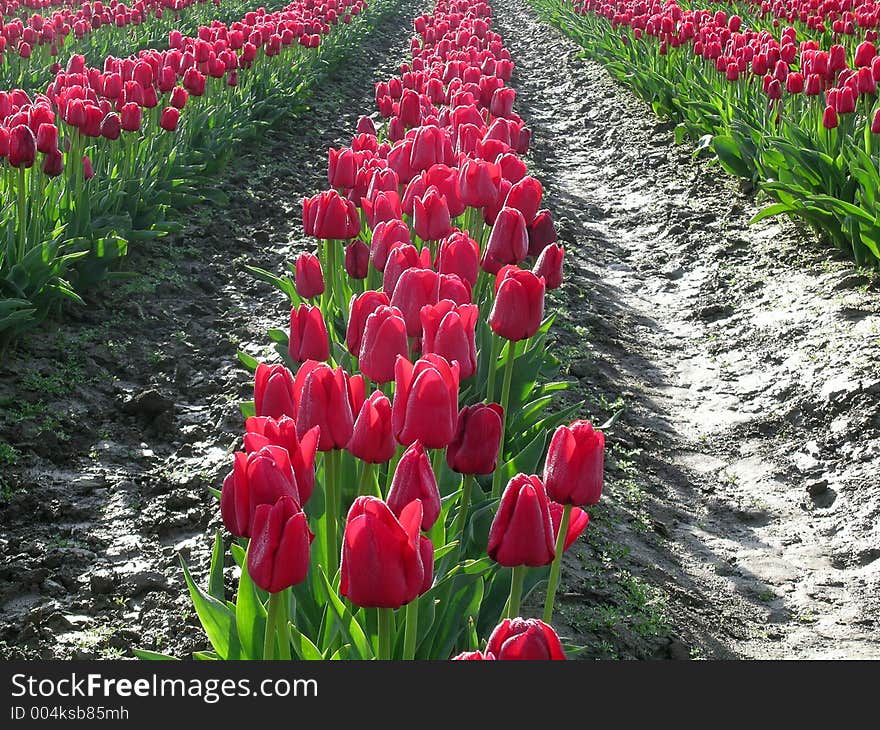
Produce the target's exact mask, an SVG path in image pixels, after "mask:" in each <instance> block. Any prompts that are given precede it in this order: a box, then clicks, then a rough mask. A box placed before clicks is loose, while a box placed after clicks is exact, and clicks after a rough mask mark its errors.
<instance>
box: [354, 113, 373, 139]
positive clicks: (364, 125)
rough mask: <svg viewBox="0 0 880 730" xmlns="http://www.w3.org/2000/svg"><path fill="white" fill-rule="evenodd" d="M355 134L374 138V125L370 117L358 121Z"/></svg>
mask: <svg viewBox="0 0 880 730" xmlns="http://www.w3.org/2000/svg"><path fill="white" fill-rule="evenodd" d="M357 132H358V134H369V135H370V136H372V137H375V136H376V125H375V124H374V123H373V120H372V119H370V117H364V116H362V117H360V118H359V119H358V123H357Z"/></svg>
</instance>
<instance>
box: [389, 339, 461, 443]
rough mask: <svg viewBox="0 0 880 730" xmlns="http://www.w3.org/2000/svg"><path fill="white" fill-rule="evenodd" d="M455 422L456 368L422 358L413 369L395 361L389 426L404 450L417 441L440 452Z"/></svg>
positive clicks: (439, 359) (401, 360)
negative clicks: (404, 447) (392, 401)
mask: <svg viewBox="0 0 880 730" xmlns="http://www.w3.org/2000/svg"><path fill="white" fill-rule="evenodd" d="M457 421H458V364H457V363H452V364H451V365H450V363H449V362H447V361H446V360H445V359H444V358H442V357H440V356H439V355H425V356H424V357H422V358H420V359H419V360H418V361H416V364H415V365H413V364H412V363H410V362H409V360H407V359H406V358H405V357H398V358H397V363H396V365H395V368H394V403H393V405H392V408H391V426H392V430H393V431H394V437H395V438H396V439H397V441H398V442H399V443H401V444H403V445H404V446H409V444H411V443H412V442H413V441H421V442H422V444H424V446H425V448H428V449H440V448H443V447H445V446H446V445H447V444H449V442H450V441H452V439H453V437H454V436H455V427H456V423H457Z"/></svg>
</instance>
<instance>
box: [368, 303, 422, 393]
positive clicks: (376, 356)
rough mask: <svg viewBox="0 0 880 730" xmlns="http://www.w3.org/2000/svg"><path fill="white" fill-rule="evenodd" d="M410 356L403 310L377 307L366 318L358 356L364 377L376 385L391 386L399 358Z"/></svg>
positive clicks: (392, 307) (391, 307)
mask: <svg viewBox="0 0 880 730" xmlns="http://www.w3.org/2000/svg"><path fill="white" fill-rule="evenodd" d="M408 354H409V340H408V339H407V334H406V321H405V320H404V318H403V314H402V313H401V311H400V310H399V309H398V308H397V307H394V306H378V307H376V309H375V310H374V311H373V312H372V313H371V314H370V315H369V316H368V317H367V321H366V324H365V326H364V332H363V337H362V338H361V349H360V352H359V353H358V366H359V367H360V369H361V371H362V372H363V374H364V375H366V376H367V377H368V378H370V380H373V381H375V382H377V383H390V382H391V381H392V380H394V366H395V363H396V362H397V356H398V355H402V356H403V357H407V355H408Z"/></svg>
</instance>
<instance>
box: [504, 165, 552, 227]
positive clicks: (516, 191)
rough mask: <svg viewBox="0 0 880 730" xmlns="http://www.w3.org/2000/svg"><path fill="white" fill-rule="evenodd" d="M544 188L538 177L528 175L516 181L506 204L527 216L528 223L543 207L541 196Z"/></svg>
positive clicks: (508, 194)
mask: <svg viewBox="0 0 880 730" xmlns="http://www.w3.org/2000/svg"><path fill="white" fill-rule="evenodd" d="M543 194H544V189H543V188H542V187H541V183H540V182H538V180H537V179H536V178H533V177H530V176H528V175H527V176H526V177H524V178H523V179H522V180H519V181H518V182H515V183H514V184H513V185H512V186H511V188H510V190H509V191H508V193H507V198H506V200H505V201H504V205H505V207H507V208H516V209H517V210H518V211H520V213H522V215H523V218H525V221H526V225H528V224H530V223H532V221H534V220H535V216H536V215H537V214H538V209H539V208H540V207H541V197H542V196H543Z"/></svg>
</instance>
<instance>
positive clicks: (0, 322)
mask: <svg viewBox="0 0 880 730" xmlns="http://www.w3.org/2000/svg"><path fill="white" fill-rule="evenodd" d="M389 1H390V0H386V4H387V2H389ZM363 7H364V4H363V0H328V2H326V3H320V4H318V3H316V2H314V0H297V1H296V2H294V3H292V4H290V5H288V6H287V7H286V8H284V9H282V10H280V11H277V12H273V13H268V12H266V11H265V10H263V9H260V10H258V11H252V12H248V13H246V14H245V15H244V17H243V18H242V19H241V20H239V21H236V22H234V23H231V24H229V25H226V24H224V23H219V22H215V23H212V24H210V25H206V26H201V27H200V28H199V29H198V32H197V34H196V35H194V36H184V35H183V34H182V33H180V32H179V31H172V32H171V33H170V34H169V45H170V46H171V47H170V49H169V50H166V51H159V50H156V49H147V50H143V51H140V52H139V53H138V54H137V56H132V57H128V58H122V59H118V58H115V57H112V56H108V57H107V59H106V60H105V62H104V64H103V68H91V67H88V66H86V63H85V59H84V58H83V57H82V56H73V57H72V58H71V60H70V61H69V63H68V64H67V67H66V68H65V69H64V70H62V71H59V72H58V73H57V74H56V75H55V78H54V80H53V81H52V83H51V84H50V85H49V87H48V88H47V90H46V93H45V94H39V95H35V96H34V97H33V98H31V97H30V96H29V95H28V94H27V93H26V92H24V91H23V90H21V89H15V90H13V91H11V92H9V93H4V92H0V158H5V161H2V160H0V191H2V193H3V194H4V195H5V196H6V199H7V200H10V201H13V205H11V206H9V207H7V208H6V209H4V212H3V214H2V216H3V219H2V220H0V224H2V225H3V226H4V228H5V229H6V231H7V241H8V243H7V245H5V246H3V247H0V293H2V294H3V295H4V296H5V297H8V298H7V299H0V342H2V341H3V340H8V339H10V338H11V337H12V336H14V335H15V334H17V333H18V332H20V331H21V330H23V329H24V328H26V327H29V326H32V325H33V324H34V323H35V322H38V321H39V320H40V319H41V318H42V317H43V316H45V315H46V314H47V313H48V312H49V311H51V310H52V309H53V308H57V307H58V306H59V305H60V303H62V302H63V301H65V300H70V299H74V300H79V298H78V296H77V294H76V293H75V291H74V290H75V289H76V290H79V289H82V288H83V287H85V286H88V285H89V284H90V283H91V282H92V281H94V280H95V279H96V278H99V277H100V276H102V275H104V273H105V272H106V270H107V268H108V267H109V266H110V265H112V264H113V263H114V261H115V260H116V259H117V258H118V257H119V256H121V255H123V254H124V253H125V251H126V248H127V245H128V242H129V241H137V240H149V239H152V238H155V237H156V236H159V235H163V234H164V233H167V232H169V231H173V230H177V229H178V228H179V224H178V223H177V222H175V221H168V220H166V213H167V211H168V208H169V207H170V206H175V207H182V206H186V205H190V204H192V203H193V202H195V201H198V200H200V199H204V198H205V196H213V197H216V195H214V194H213V193H211V186H212V177H213V175H214V173H215V172H216V171H217V169H218V168H219V167H220V166H221V165H222V164H224V162H225V161H226V160H227V159H228V158H229V155H230V153H231V151H232V150H233V149H234V144H235V143H236V142H238V141H239V140H241V139H243V138H245V137H246V136H248V135H251V134H254V133H255V132H256V131H257V129H258V127H259V125H263V124H267V123H271V122H272V121H274V120H276V119H278V118H280V117H281V116H283V115H284V114H286V113H289V112H290V111H291V110H292V109H295V108H296V106H297V105H298V104H300V95H301V94H302V93H303V92H304V91H306V89H307V84H308V83H309V82H311V81H313V80H314V78H315V76H316V74H317V72H318V69H319V68H320V64H322V63H324V62H327V61H331V60H332V59H333V58H335V57H338V56H339V55H340V54H341V53H342V52H344V51H345V50H346V48H347V46H346V44H347V43H348V44H351V43H352V42H353V40H354V39H355V38H356V36H357V33H356V32H351V33H348V32H346V33H333V34H332V35H328V34H330V31H331V28H333V27H334V26H335V25H336V24H337V22H338V23H339V24H340V25H341V26H342V27H346V25H347V24H348V23H349V22H350V21H351V19H352V18H353V17H357V16H358V15H359V14H360V11H361V9H362V8H363ZM323 36H327V37H328V40H329V42H328V43H327V44H322V43H321V38H322V37H323ZM346 39H348V40H346ZM319 45H320V49H319V50H318V51H317V52H316V51H315V50H314V49H316V48H319Z"/></svg>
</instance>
